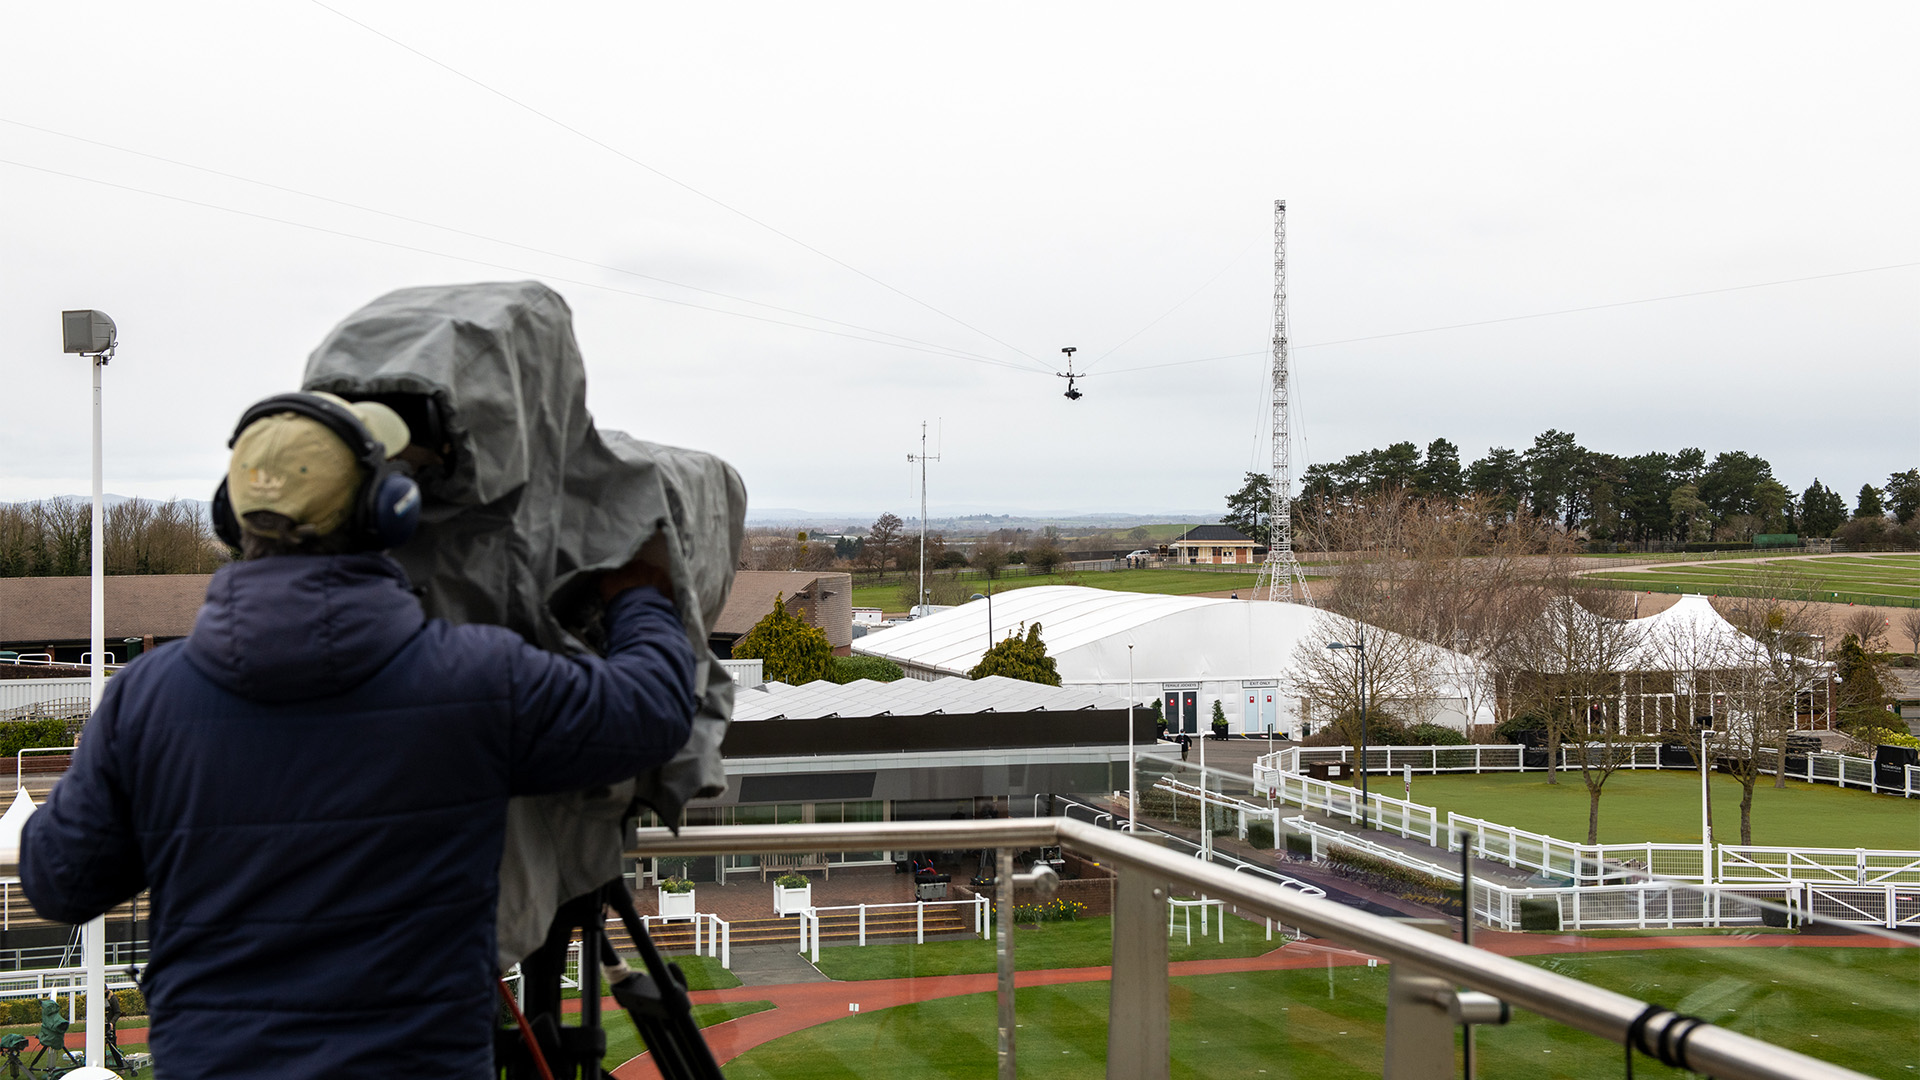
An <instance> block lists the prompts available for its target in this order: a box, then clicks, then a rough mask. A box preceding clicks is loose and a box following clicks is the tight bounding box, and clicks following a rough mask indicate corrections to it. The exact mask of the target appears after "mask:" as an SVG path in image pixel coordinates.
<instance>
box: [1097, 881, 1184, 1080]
mask: <svg viewBox="0 0 1920 1080" xmlns="http://www.w3.org/2000/svg"><path fill="white" fill-rule="evenodd" d="M1115 873H1116V880H1115V881H1114V890H1113V978H1112V981H1111V982H1109V984H1108V999H1107V1080H1167V1078H1168V1076H1169V1075H1170V1070H1171V1058H1170V1056H1169V1051H1168V1042H1167V1039H1168V1023H1167V935H1166V932H1165V931H1164V930H1163V929H1161V926H1160V916H1161V913H1162V912H1164V911H1166V910H1167V898H1168V896H1169V894H1170V887H1169V886H1168V884H1167V882H1166V881H1165V880H1164V879H1162V878H1159V877H1156V876H1154V875H1153V874H1152V873H1151V872H1149V871H1146V870H1142V869H1139V868H1136V867H1133V866H1128V865H1127V864H1125V863H1122V864H1120V865H1119V866H1118V867H1116V868H1115Z"/></svg>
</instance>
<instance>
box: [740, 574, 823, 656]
mask: <svg viewBox="0 0 1920 1080" xmlns="http://www.w3.org/2000/svg"><path fill="white" fill-rule="evenodd" d="M783 596H784V597H785V599H786V604H787V610H788V611H789V612H792V613H793V614H795V615H800V616H801V617H802V618H804V617H805V615H804V614H803V609H802V605H799V604H796V603H794V601H795V600H796V599H798V600H805V599H808V598H812V599H814V600H816V601H818V603H817V604H816V605H815V623H814V625H817V626H819V627H820V629H822V630H824V631H826V635H827V641H828V642H830V643H831V644H832V645H833V646H834V647H835V648H840V647H842V646H845V645H847V644H849V643H851V642H852V641H853V577H852V575H850V574H844V573H820V572H818V571H812V570H742V571H740V572H738V573H736V574H735V575H734V577H733V591H732V592H730V593H728V594H727V606H726V607H725V608H724V609H722V610H721V612H720V618H718V619H717V620H715V621H714V624H713V632H714V633H716V634H736V635H737V634H745V633H746V632H747V631H749V630H751V629H753V626H754V624H755V623H757V622H759V621H760V620H761V619H764V618H766V617H767V614H768V613H769V612H771V611H772V610H773V602H774V600H776V599H778V598H780V597H783Z"/></svg>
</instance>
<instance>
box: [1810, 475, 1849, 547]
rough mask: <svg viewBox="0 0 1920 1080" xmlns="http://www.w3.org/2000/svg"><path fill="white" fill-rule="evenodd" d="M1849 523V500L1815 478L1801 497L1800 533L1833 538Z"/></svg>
mask: <svg viewBox="0 0 1920 1080" xmlns="http://www.w3.org/2000/svg"><path fill="white" fill-rule="evenodd" d="M1846 523H1847V500H1845V499H1843V498H1841V497H1840V493H1839V492H1837V491H1835V490H1833V489H1832V488H1830V487H1828V486H1827V485H1825V484H1823V483H1821V482H1820V480H1819V478H1818V477H1815V478H1814V481H1813V483H1812V484H1811V485H1809V486H1808V487H1807V490H1806V492H1805V493H1804V494H1802V495H1801V496H1800V532H1801V533H1802V535H1805V536H1832V535H1833V532H1834V530H1835V529H1838V528H1839V527H1840V526H1842V525H1844V524H1846Z"/></svg>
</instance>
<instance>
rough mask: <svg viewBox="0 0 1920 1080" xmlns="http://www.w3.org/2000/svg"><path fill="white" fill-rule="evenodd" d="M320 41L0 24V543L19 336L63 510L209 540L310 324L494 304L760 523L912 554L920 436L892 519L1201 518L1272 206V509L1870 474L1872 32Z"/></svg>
mask: <svg viewBox="0 0 1920 1080" xmlns="http://www.w3.org/2000/svg"><path fill="white" fill-rule="evenodd" d="M326 2H327V4H328V5H330V6H331V9H330V8H329V7H323V6H321V5H320V4H319V3H316V2H314V0H250V2H246V3H240V2H233V3H224V4H222V3H188V4H184V5H155V4H134V3H127V4H89V3H63V4H27V3H8V4H6V5H5V6H4V8H0V12H3V13H4V16H3V17H4V20H5V22H4V31H3V32H0V121H5V122H4V123H0V159H4V163H3V164H0V363H3V364H4V365H5V367H4V370H5V371H6V373H7V378H6V382H5V386H6V402H7V404H6V411H5V422H4V424H3V425H0V461H4V465H0V500H4V499H22V498H35V497H41V496H46V495H53V494H65V493H78V492H84V491H85V490H86V489H87V483H88V481H87V476H88V456H87V454H88V438H87V432H88V422H89V419H88V391H87V379H88V375H87V365H86V364H85V362H84V361H81V360H78V359H76V358H73V357H65V356H62V355H61V353H60V351H59V347H60V338H59V312H60V311H61V310H62V309H63V308H80V307H95V308H99V309H101V310H104V311H107V312H108V313H110V314H111V315H112V316H113V317H114V318H115V319H116V320H117V321H118V323H119V326H120V329H121V335H122V346H121V352H120V356H119V358H118V359H117V360H115V361H114V363H113V364H112V366H111V367H109V368H108V370H107V373H106V376H107V380H106V381H107V386H106V430H107V438H106V477H107V480H106V486H107V489H108V490H109V491H113V492H119V493H123V494H129V495H144V496H152V497H168V496H176V495H178V496H188V497H195V498H205V497H207V495H208V494H209V493H210V491H211V489H212V488H213V485H214V483H215V482H216V480H217V479H218V477H219V475H220V474H221V473H222V472H223V470H224V467H225V450H224V443H225V440H226V437H227V435H228V434H229V433H230V426H231V424H232V422H233V419H234V418H235V417H236V416H237V415H238V414H239V412H240V411H241V410H242V409H243V408H244V407H245V406H246V405H248V404H249V403H251V402H252V401H254V400H256V399H258V398H260V397H262V396H265V395H267V394H270V393H274V392H277V391H281V390H285V389H290V388H293V387H295V386H296V385H297V383H298V380H299V376H300V373H301V370H302V366H303V364H304V362H305V358H306V355H307V353H308V352H309V351H310V350H311V349H312V348H313V346H314V345H316V344H317V343H318V342H319V341H320V339H321V338H322V336H323V335H324V334H325V333H326V331H327V330H328V328H329V327H330V326H332V325H333V324H334V323H336V322H337V321H339V320H340V319H341V318H343V317H344V316H346V315H347V314H348V313H349V312H351V311H352V310H353V309H355V308H356V307H358V306H359V305H361V304H363V303H365V302H367V301H368V300H371V299H372V298H374V297H375V296H378V295H380V294H381V293H384V292H386V291H388V290H390V289H394V288H399V287H402V286H409V285H419V284H429V283H445V282H457V281H484V280H501V279H522V278H529V277H537V278H540V279H542V280H545V281H547V282H548V283H550V284H551V285H552V286H553V287H554V288H556V289H558V290H559V291H560V292H561V293H563V294H564V295H565V296H566V297H567V300H568V302H569V303H570V304H571V305H572V307H573V311H574V315H575V327H576V330H577V332H578V335H579V338H580V341H581V345H582V348H583V350H584V353H585V356H586V359H587V365H588V373H589V391H588V404H589V407H590V408H591V409H592V411H593V412H594V414H595V416H596V418H597V419H598V421H599V422H600V424H601V425H602V426H605V427H617V428H623V429H625V430H628V431H630V432H632V433H634V434H636V435H639V436H641V437H643V438H648V439H654V440H659V441H663V442H669V443H678V444H682V445H687V446H693V447H699V448H703V449H707V450H711V451H714V452H716V453H718V454H720V455H722V456H724V457H726V458H727V459H728V460H730V461H731V462H733V464H734V465H735V466H736V467H737V468H738V469H739V470H740V472H741V474H742V475H743V476H744V477H745V479H746V482H747V486H748V489H749V491H750V493H751V498H752V502H753V506H754V507H755V509H756V510H767V509H771V508H799V509H804V510H811V511H817V512H846V513H850V514H860V515H870V514H874V513H878V512H879V511H881V510H893V511H895V512H898V513H901V514H902V515H903V516H905V515H907V514H908V513H909V512H910V511H913V510H917V498H918V496H917V494H916V493H915V491H914V489H913V488H912V487H911V486H910V482H909V481H910V472H909V467H908V464H907V461H906V454H907V453H908V452H909V451H917V450H918V444H917V439H918V433H919V425H920V422H921V421H922V420H923V419H925V420H926V421H928V422H929V423H930V424H932V425H934V427H935V428H936V429H937V430H938V431H939V432H941V433H942V435H943V438H942V439H941V440H940V445H937V446H935V447H933V448H932V449H934V450H936V451H937V452H939V453H941V454H942V460H941V461H939V462H937V463H935V464H933V465H932V466H931V470H930V472H931V480H930V484H929V488H930V493H929V494H930V502H931V505H932V507H933V510H934V513H935V514H936V515H938V514H940V513H942V512H943V511H944V512H970V511H982V510H991V511H1022V510H1025V511H1059V512H1065V511H1099V510H1104V511H1126V512H1138V513H1159V512H1166V513H1169V514H1177V513H1181V512H1187V513H1192V512H1218V511H1219V510H1220V509H1221V506H1222V496H1223V495H1224V494H1225V493H1227V492H1228V491H1231V490H1233V489H1234V488H1236V487H1237V486H1238V484H1239V480H1240V477H1241V475H1242V474H1243V473H1244V472H1246V471H1247V470H1248V469H1249V468H1253V469H1258V470H1261V471H1264V470H1265V469H1266V468H1267V461H1268V457H1269V449H1268V439H1267V434H1266V431H1267V426H1268V420H1267V415H1266V414H1267V407H1266V401H1267V397H1268V393H1269V391H1268V366H1269V359H1268V337H1269V335H1270V333H1271V320H1272V310H1271V308H1272V274H1273V261H1272V254H1273V248H1272V213H1273V200H1274V199H1276V198H1285V199H1286V200H1287V201H1288V208H1289V234H1290V237H1289V252H1288V274H1289V279H1290V287H1291V288H1290V291H1291V296H1292V305H1291V309H1292V321H1293V340H1294V343H1295V352H1294V370H1295V373H1296V383H1295V390H1296V402H1297V406H1298V409H1297V417H1296V424H1295V461H1296V472H1297V471H1298V470H1299V469H1301V468H1304V466H1305V465H1306V464H1308V463H1311V462H1316V461H1328V460H1333V459H1337V458H1339V457H1341V456H1343V455H1345V454H1348V453H1352V452H1354V451H1357V450H1363V449H1366V448H1369V447H1373V446H1379V445H1384V444H1386V443H1389V442H1393V441H1397V440H1401V439H1411V440H1414V441H1416V442H1418V443H1420V444H1422V445H1423V446H1424V445H1425V443H1426V442H1427V441H1428V440H1430V439H1432V438H1434V437H1436V436H1444V437H1446V438H1449V439H1451V440H1453V441H1454V442H1456V443H1458V444H1460V446H1461V452H1462V457H1463V459H1467V460H1470V459H1472V458H1473V457H1476V456H1479V455H1481V454H1484V453H1485V452H1486V451H1487V448H1488V447H1489V446H1510V447H1514V448H1516V449H1524V447H1525V446H1526V445H1527V444H1528V443H1529V442H1530V441H1531V439H1532V437H1533V436H1534V435H1535V434H1537V433H1538V432H1540V431H1541V430H1543V429H1546V428H1558V429H1561V430H1565V431H1572V432H1574V433H1576V434H1577V435H1578V437H1579V439H1580V441H1581V442H1582V443H1583V444H1584V445H1586V446H1589V447H1591V448H1594V449H1597V450H1604V451H1610V452H1614V453H1619V454H1632V453H1639V452H1642V451H1645V450H1650V449H1664V450H1675V449H1679V448H1681V447H1684V446H1700V447H1703V448H1705V449H1706V450H1707V451H1708V453H1709V454H1712V453H1716V452H1719V451H1722V450H1730V449H1742V450H1748V451H1751V452H1754V453H1758V454H1760V455H1762V456H1764V457H1766V458H1767V459H1769V460H1770V461H1771V462H1772V463H1773V466H1774V470H1775V473H1776V475H1777V476H1778V477H1779V478H1780V479H1781V480H1782V481H1784V482H1785V483H1786V484H1787V485H1788V486H1789V487H1790V488H1792V489H1793V490H1794V491H1795V492H1798V491H1799V490H1800V489H1802V488H1804V487H1805V486H1806V485H1807V484H1808V483H1809V482H1810V481H1811V480H1813V479H1814V478H1815V477H1816V476H1818V477H1819V478H1820V479H1821V480H1823V481H1824V482H1826V483H1827V484H1828V485H1829V486H1832V487H1834V488H1837V489H1839V490H1841V491H1843V492H1845V493H1847V495H1848V497H1849V499H1851V497H1852V493H1853V492H1855V491H1857V490H1858V488H1859V486H1860V485H1861V484H1862V483H1864V482H1868V481H1871V482H1874V483H1876V484H1878V483H1883V482H1884V481H1885V478H1886V476H1887V474H1888V473H1889V472H1891V471H1894V470H1898V469H1906V468H1911V467H1914V466H1916V465H1920V438H1916V435H1915V431H1916V416H1917V415H1920V356H1916V353H1917V352H1920V349H1917V348H1916V346H1917V345H1920V303H1916V295H1917V294H1920V266H1908V267H1906V268H1904V269H1884V270H1878V271H1877V272H1870V273H1846V272H1849V271H1858V270H1866V269H1869V268H1879V267H1888V266H1893V265H1896V264H1911V263H1920V199H1916V198H1915V191H1916V187H1917V184H1916V181H1917V180H1920V175H1917V174H1920V169H1917V168H1916V166H1920V137H1917V135H1920V116H1917V115H1916V113H1917V112H1920V64H1916V63H1915V62H1914V57H1915V55H1916V48H1917V47H1920V7H1916V6H1915V5H1913V4H1910V3H1887V4H1870V3H1858V4H1843V5H1820V6H1817V7H1809V6H1806V5H1803V4H1802V5H1784V4H1757V3H1737V4H1673V3H1660V4H1645V5H1632V4H1618V3H1616V4H1607V5H1597V4H1596V5H1587V6H1585V7H1576V6H1573V5H1542V4H1535V3H1528V4H1515V5H1510V6H1495V5H1433V4H1408V5H1366V6H1360V5H1346V4H1342V5H1328V4H1315V5H1309V4H1276V3H1252V4H1245V5H1184V6H1183V7H1184V10H1181V11H1179V12H1178V13H1177V14H1176V13H1175V12H1174V8H1173V7H1172V6H1169V5H1164V4H1156V5H1127V4H1113V3H1098V4H1094V3H1087V4H1069V3H1054V4H1030V3H1027V4H1001V5H989V4H967V5H959V4H946V5H903V4H898V3H887V4H872V5H852V4H809V5H795V4H765V5H753V4H727V5H689V4H661V3H649V4H613V3H606V4H598V5H594V4H568V3H557V2H549V3H546V4H542V5H537V6H532V7H530V6H528V5H526V4H524V3H514V4H505V3H484V2H479V3H476V2H467V3H461V4H452V3H435V4H428V3H407V4H402V3H387V4H376V3H371V2H367V0H326ZM350 20H359V21H360V22H362V23H364V24H365V26H362V25H357V24H356V23H355V22H354V21H350ZM381 35H387V36H386V37H383V36H381ZM410 50H417V51H410ZM421 54H425V55H424V56H423V55H421ZM428 57H430V58H431V59H429V58H428ZM435 61H438V62H439V64H438V65H437V64H436V63H435ZM439 65H445V66H439ZM449 68H451V69H453V70H449ZM503 95H504V96H503ZM508 98H512V99H517V100H518V101H519V102H522V103H524V104H525V106H528V107H530V108H531V109H533V110H537V111H538V112H539V113H543V114H545V117H546V118H542V117H541V116H539V115H536V114H535V113H534V112H530V111H529V110H528V108H523V107H521V106H520V105H516V104H514V103H513V101H510V100H508ZM569 128H571V129H574V130H568V129H569ZM55 133H58V134H55ZM81 139H85V140H93V141H94V143H95V144H108V145H106V146H103V145H93V144H89V143H87V142H82V141H77V140H81ZM592 140H597V141H598V142H599V143H601V144H604V145H596V143H595V142H594V141H592ZM109 147H113V148H118V149H113V148H109ZM128 151H137V152H139V153H140V154H146V155H154V156H157V157H162V158H167V159H171V161H172V162H175V163H177V164H169V163H165V162H161V161H157V160H154V158H153V157H141V156H137V155H136V154H135V153H129V152H128ZM201 170H217V171H218V172H222V173H227V174H231V175H232V176H234V177H244V178H246V180H244V181H243V180H239V179H229V178H223V177H220V176H216V175H213V174H212V173H211V172H207V171H201ZM63 174H64V175H63ZM246 181H257V182H259V183H249V182H246ZM263 185H277V186H279V187H280V188H283V189H293V190H291V191H288V190H274V189H273V188H270V187H266V186H263ZM326 200H337V201H334V202H329V201H326ZM342 204H351V205H350V206H349V205H342ZM376 211H377V212H376ZM387 215H393V216H387ZM403 218H405V219H413V220H412V221H407V220H402V219H403ZM782 234H784V235H782ZM516 245H518V246H516ZM810 249H812V250H810ZM821 253H824V255H823V254H821ZM835 260H837V262H836V261H835ZM615 268H617V269H615ZM622 271H625V272H622ZM1816 275H1844V276H1829V277H1825V278H1824V279H1822V280H1816V281H1806V282H1800V283H1794V284H1783V285H1775V286H1771V287H1765V288H1754V289H1743V290H1739V291H1731V292H1719V293H1715V294H1713V295H1708V296H1699V297H1693V298H1687V299H1674V300H1666V301H1662V302H1657V303H1646V304H1635V305H1631V306H1624V307H1611V308H1607V309H1605V310H1599V311H1590V312H1585V313H1579V314H1569V315H1559V316H1555V317H1550V318H1540V319H1530V320H1526V321H1518V322H1503V323H1499V324H1495V325H1487V326H1478V327H1472V328H1467V329H1455V330H1448V331H1443V332H1435V333H1416V334H1408V335H1405V336H1394V337H1386V338H1382V339H1379V340H1373V341H1363V342H1353V343H1348V344H1323V343H1328V342H1339V341H1344V340H1345V339H1351V338H1362V337H1372V336H1375V335H1386V334H1395V333H1398V332H1401V331H1417V330H1423V329H1426V328H1431V327H1438V326H1444V325H1449V324H1457V323H1469V322H1477V321H1481V320H1493V319H1501V318H1505V317H1508V316H1522V315H1531V314H1535V313H1542V312H1552V311H1559V310H1562V309H1568V308H1580V307H1590V306H1595V305H1604V304H1613V303H1617V302H1621V301H1633V300H1640V299H1645V298H1653V297H1663V296H1668V295H1672V294H1681V293H1693V292H1700V291H1704V290H1719V289H1727V288H1729V287H1734V286H1744V285H1751V284H1756V283H1763V282H1775V281H1781V280H1783V279H1795V278H1807V277H1813V276H1816ZM696 290H708V291H706V292H701V291H696ZM715 294H724V295H715ZM779 309H785V310H779ZM747 315H751V316H753V317H751V318H749V317H744V316H747ZM828 320H831V321H828ZM803 327H811V328H813V329H805V328H803ZM821 331H831V333H827V332H821ZM888 342H891V343H888ZM1062 346H1075V347H1077V348H1078V350H1079V352H1078V353H1077V355H1076V358H1075V359H1076V370H1078V369H1080V368H1086V369H1089V370H1090V371H1091V373H1092V377H1090V378H1088V379H1087V380H1086V381H1085V382H1084V383H1082V384H1081V387H1082V389H1083V390H1084V391H1085V394H1086V396H1085V397H1084V398H1083V399H1081V400H1079V401H1077V402H1069V401H1067V400H1066V399H1065V398H1063V397H1062V396H1061V393H1062V391H1063V390H1064V389H1065V387H1064V386H1063V385H1062V380H1060V379H1057V378H1055V377H1053V375H1052V374H1051V373H1052V372H1054V371H1056V370H1059V368H1060V360H1061V357H1060V353H1059V349H1060V348H1061V347H1062ZM954 354H966V356H968V357H971V359H968V358H957V357H956V356H955V355H954ZM1212 357H1232V358H1231V359H1216V360H1208V361H1207V362H1203V363H1187V364H1180V363H1178V362H1180V361H1192V360H1201V359H1204V358H1212ZM1169 365H1171V366H1169ZM1130 369H1131V370H1130Z"/></svg>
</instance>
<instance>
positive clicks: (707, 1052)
mask: <svg viewBox="0 0 1920 1080" xmlns="http://www.w3.org/2000/svg"><path fill="white" fill-rule="evenodd" d="M600 891H601V895H602V896H603V897H604V899H605V900H606V902H607V905H608V906H610V907H612V908H613V910H614V913H615V914H617V915H618V916H619V917H620V922H621V924H622V925H624V926H625V927H626V929H627V936H628V937H630V938H632V939H633V945H634V949H635V950H636V951H637V952H639V954H640V960H641V964H642V966H643V967H644V969H645V970H644V972H638V971H636V972H634V973H633V974H631V975H629V976H627V978H626V979H624V980H622V981H621V982H618V983H616V984H614V986H613V987H612V989H613V997H614V1000H615V1001H618V1002H619V1003H620V1004H621V1006H622V1007H623V1008H625V1009H626V1010H627V1015H628V1016H631V1017H632V1018H633V1025H634V1027H636V1028H638V1029H639V1031H640V1037H641V1039H642V1040H644V1041H645V1042H646V1044H647V1049H648V1050H649V1051H651V1052H652V1054H653V1060H654V1065H655V1066H656V1067H657V1068H659V1070H660V1075H661V1076H663V1077H666V1080H723V1078H722V1077H721V1074H720V1066H719V1064H718V1063H716V1062H715V1061H714V1060H713V1050H712V1048H710V1047H709V1046H707V1040H706V1037H705V1036H703V1035H701V1034H700V1028H699V1025H697V1024H695V1023H694V1022H693V1000H692V999H691V998H689V997H688V996H687V983H686V979H685V977H683V976H682V975H681V974H680V969H679V968H678V967H675V966H673V965H671V964H668V963H667V962H666V961H665V960H663V959H661V957H660V950H658V949H656V948H655V947H654V944H653V938H652V937H650V936H649V935H648V934H647V929H646V927H645V926H644V925H642V924H641V922H640V913H639V912H638V911H636V910H634V906H633V898H632V897H631V896H628V895H627V890H626V886H625V883H624V882H621V881H619V880H615V881H611V882H608V883H607V884H606V885H605V886H603V887H602V888H601V890H600Z"/></svg>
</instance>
